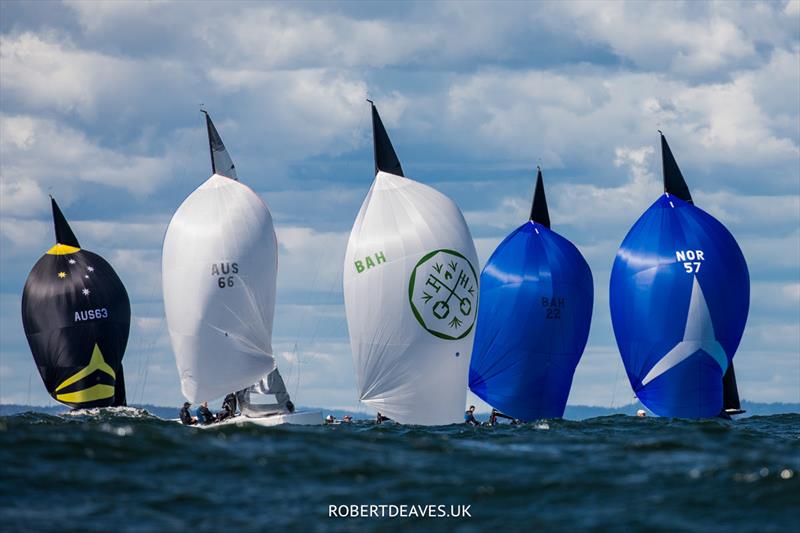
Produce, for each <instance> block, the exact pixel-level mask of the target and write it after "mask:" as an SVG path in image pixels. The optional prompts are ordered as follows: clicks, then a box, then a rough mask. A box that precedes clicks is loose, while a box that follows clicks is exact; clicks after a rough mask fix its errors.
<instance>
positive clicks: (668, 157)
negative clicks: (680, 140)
mask: <svg viewBox="0 0 800 533" xmlns="http://www.w3.org/2000/svg"><path fill="white" fill-rule="evenodd" d="M658 133H659V134H660V135H661V162H662V165H663V172H664V192H666V193H669V194H670V196H677V197H678V198H680V199H681V200H683V201H684V202H688V203H690V204H693V203H694V202H692V195H691V194H690V193H689V186H688V185H686V180H684V179H683V174H681V169H680V168H679V167H678V163H677V162H676V161H675V157H674V156H673V155H672V150H670V148H669V144H667V138H666V137H664V134H663V133H661V132H660V131H659V132H658Z"/></svg>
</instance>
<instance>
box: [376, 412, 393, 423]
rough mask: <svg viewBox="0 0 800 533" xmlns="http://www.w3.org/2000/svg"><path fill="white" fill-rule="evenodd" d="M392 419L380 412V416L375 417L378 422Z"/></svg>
mask: <svg viewBox="0 0 800 533" xmlns="http://www.w3.org/2000/svg"><path fill="white" fill-rule="evenodd" d="M389 420H391V418H389V417H388V416H383V415H382V414H380V413H378V417H377V418H376V419H375V422H376V423H377V424H383V423H384V422H386V421H389Z"/></svg>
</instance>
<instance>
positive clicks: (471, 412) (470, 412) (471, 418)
mask: <svg viewBox="0 0 800 533" xmlns="http://www.w3.org/2000/svg"><path fill="white" fill-rule="evenodd" d="M464 423H465V424H469V425H471V426H480V425H481V423H480V422H478V420H477V419H476V418H475V406H474V405H470V406H469V409H467V412H466V413H464Z"/></svg>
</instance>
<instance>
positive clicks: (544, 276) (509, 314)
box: [469, 170, 594, 420]
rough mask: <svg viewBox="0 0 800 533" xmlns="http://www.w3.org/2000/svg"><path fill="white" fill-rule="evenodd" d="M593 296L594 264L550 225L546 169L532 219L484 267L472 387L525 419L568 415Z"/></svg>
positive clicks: (539, 178) (498, 406)
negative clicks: (568, 403)
mask: <svg viewBox="0 0 800 533" xmlns="http://www.w3.org/2000/svg"><path fill="white" fill-rule="evenodd" d="M593 299H594V286H593V282H592V272H591V270H590V269H589V265H588V263H587V262H586V260H585V259H584V258H583V256H582V255H581V253H580V252H579V251H578V249H577V248H576V247H575V245H574V244H572V243H571V242H570V241H568V240H567V239H565V238H564V237H562V236H561V235H559V234H558V233H556V232H555V231H553V230H551V229H550V214H549V212H548V209H547V200H546V197H545V193H544V183H543V180H542V172H541V170H539V171H538V173H537V177H536V189H535V192H534V198H533V203H532V206H531V214H530V218H529V220H528V221H527V222H525V223H524V224H522V225H521V226H520V227H518V228H517V229H516V230H514V231H513V232H512V233H511V234H510V235H508V236H507V237H506V238H505V239H504V240H503V242H501V243H500V245H499V246H498V247H497V249H496V250H495V251H494V253H493V254H492V256H491V258H489V262H488V263H487V264H486V266H485V267H484V268H483V272H482V273H481V303H480V312H479V313H478V324H477V329H476V333H475V346H474V348H473V350H472V362H471V364H470V372H469V386H470V389H472V392H474V393H475V394H476V395H478V396H479V397H480V398H482V399H483V400H484V401H486V402H487V403H488V404H490V405H491V406H492V407H494V408H496V409H499V410H500V411H502V412H504V413H507V414H509V415H511V416H513V417H514V418H517V419H520V420H537V419H542V418H560V417H562V416H563V415H564V408H565V406H566V404H567V397H568V396H569V391H570V388H571V386H572V378H573V375H574V373H575V368H576V366H577V365H578V361H579V360H580V358H581V355H582V354H583V350H584V348H585V346H586V340H587V338H588V336H589V327H590V324H591V320H592V304H593Z"/></svg>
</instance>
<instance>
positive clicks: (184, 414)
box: [181, 402, 197, 426]
mask: <svg viewBox="0 0 800 533" xmlns="http://www.w3.org/2000/svg"><path fill="white" fill-rule="evenodd" d="M191 406H192V404H190V403H189V402H183V407H181V422H182V423H183V424H185V425H187V426H193V425H195V424H197V419H196V418H195V417H193V416H192V413H190V412H189V407H191Z"/></svg>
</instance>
